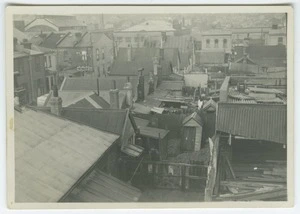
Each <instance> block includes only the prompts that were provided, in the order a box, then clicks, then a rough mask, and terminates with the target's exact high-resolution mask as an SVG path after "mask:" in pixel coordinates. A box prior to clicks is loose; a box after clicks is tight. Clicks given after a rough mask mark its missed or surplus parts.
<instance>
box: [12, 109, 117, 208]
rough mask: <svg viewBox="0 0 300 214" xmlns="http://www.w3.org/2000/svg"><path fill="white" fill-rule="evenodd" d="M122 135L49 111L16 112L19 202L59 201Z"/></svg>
mask: <svg viewBox="0 0 300 214" xmlns="http://www.w3.org/2000/svg"><path fill="white" fill-rule="evenodd" d="M28 124H30V125H28ZM118 138H119V136H118V135H115V134H111V133H107V132H103V131H99V130H96V129H93V128H91V127H88V126H85V125H81V124H78V123H74V122H71V121H69V120H66V119H61V118H58V117H56V116H53V115H50V114H47V113H42V112H38V111H33V110H30V109H25V110H24V111H23V112H22V113H21V112H18V111H15V161H16V166H15V175H16V177H15V179H16V180H15V183H16V201H17V202H57V201H58V200H59V199H60V198H61V197H62V196H63V195H64V194H65V193H66V192H67V191H68V190H69V189H70V188H71V187H72V186H73V185H74V184H75V183H76V182H77V180H78V179H79V178H80V177H81V176H82V175H83V174H84V173H85V172H86V171H87V170H88V169H89V168H90V167H91V166H92V165H93V164H94V163H95V162H96V160H98V159H99V158H100V157H101V155H102V154H103V153H104V152H105V151H106V150H107V149H108V148H109V147H110V146H111V145H112V144H113V143H114V142H115V141H116V140H117V139H118Z"/></svg>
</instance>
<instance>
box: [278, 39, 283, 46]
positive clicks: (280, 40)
mask: <svg viewBox="0 0 300 214" xmlns="http://www.w3.org/2000/svg"><path fill="white" fill-rule="evenodd" d="M278 44H281V45H282V44H283V38H282V37H278Z"/></svg>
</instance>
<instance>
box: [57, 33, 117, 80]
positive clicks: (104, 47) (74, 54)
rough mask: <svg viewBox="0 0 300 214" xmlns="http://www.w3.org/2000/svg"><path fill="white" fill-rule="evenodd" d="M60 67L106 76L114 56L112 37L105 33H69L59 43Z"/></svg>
mask: <svg viewBox="0 0 300 214" xmlns="http://www.w3.org/2000/svg"><path fill="white" fill-rule="evenodd" d="M56 45H57V49H58V59H59V66H61V67H62V68H75V69H77V70H78V71H82V73H83V74H84V73H94V75H97V76H106V75H107V73H108V71H109V70H110V67H111V63H112V60H113V56H114V48H113V41H112V37H111V36H110V35H109V34H108V33H103V32H84V33H81V32H76V33H71V32H69V33H67V34H66V35H65V36H64V37H63V38H62V39H61V40H59V41H58V42H57V43H56Z"/></svg>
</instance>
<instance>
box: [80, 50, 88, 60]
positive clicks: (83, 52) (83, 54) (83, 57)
mask: <svg viewBox="0 0 300 214" xmlns="http://www.w3.org/2000/svg"><path fill="white" fill-rule="evenodd" d="M81 58H82V61H86V60H87V52H86V51H81Z"/></svg>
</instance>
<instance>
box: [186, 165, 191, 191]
mask: <svg viewBox="0 0 300 214" xmlns="http://www.w3.org/2000/svg"><path fill="white" fill-rule="evenodd" d="M189 171H190V167H188V166H187V167H186V168H185V189H189V187H190V179H189V174H190V172H189Z"/></svg>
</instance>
